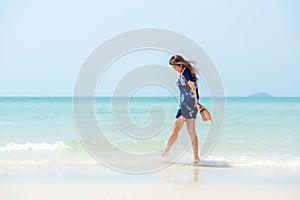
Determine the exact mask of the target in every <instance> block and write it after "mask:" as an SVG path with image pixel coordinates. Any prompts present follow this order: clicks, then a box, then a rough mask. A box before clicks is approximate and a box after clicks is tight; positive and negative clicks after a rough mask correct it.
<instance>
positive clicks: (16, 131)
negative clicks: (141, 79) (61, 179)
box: [0, 97, 300, 173]
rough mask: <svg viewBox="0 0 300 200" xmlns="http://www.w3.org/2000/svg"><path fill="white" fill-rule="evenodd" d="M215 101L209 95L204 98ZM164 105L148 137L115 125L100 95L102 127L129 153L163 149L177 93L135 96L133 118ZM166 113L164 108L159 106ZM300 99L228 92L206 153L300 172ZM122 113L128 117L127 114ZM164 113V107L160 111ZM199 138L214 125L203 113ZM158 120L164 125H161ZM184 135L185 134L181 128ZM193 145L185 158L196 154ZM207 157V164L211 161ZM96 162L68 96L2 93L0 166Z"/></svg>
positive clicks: (219, 159)
mask: <svg viewBox="0 0 300 200" xmlns="http://www.w3.org/2000/svg"><path fill="white" fill-rule="evenodd" d="M201 101H202V103H203V104H205V105H207V106H208V107H210V106H211V105H210V103H211V102H210V98H202V99H201ZM153 105H160V106H161V107H163V109H164V112H162V113H161V115H163V116H164V117H165V119H166V121H165V123H164V124H163V126H162V127H161V129H160V132H159V133H158V134H157V135H155V137H152V138H151V139H148V140H138V139H136V138H133V139H132V138H130V137H128V136H127V135H125V134H124V133H122V131H120V129H119V127H118V126H116V122H115V121H114V116H113V115H112V110H111V99H110V98H97V99H96V100H95V114H96V118H97V120H98V122H99V126H100V127H101V129H102V130H103V132H104V133H105V135H106V137H107V138H108V139H109V141H110V142H111V143H112V144H114V145H115V146H118V147H119V148H121V149H124V150H128V151H134V152H139V151H153V150H159V149H160V148H162V146H163V144H164V142H165V140H166V139H167V138H168V134H169V132H170V130H171V128H172V123H173V121H174V117H175V114H176V111H177V107H178V100H177V99H176V98H168V97H156V98H153V97H152V98H147V97H143V98H133V99H131V100H130V103H129V117H130V118H131V120H132V121H133V123H134V124H135V125H136V126H138V127H146V126H147V125H149V124H151V122H152V121H151V117H150V114H149V110H150V109H151V107H152V106H153ZM155 112H161V111H160V110H154V113H155ZM299 113H300V98H296V97H268V98H262V97H261V98H250V97H249V98H248V97H230V98H226V117H225V124H224V128H223V131H222V136H221V138H220V140H219V142H218V144H217V146H216V148H215V150H214V151H213V152H212V153H211V154H210V155H209V156H208V157H207V158H206V161H205V162H206V163H207V165H209V166H214V165H215V166H218V165H221V166H222V165H226V166H231V167H250V168H273V169H287V170H296V171H298V170H299V171H300V149H299V143H300V123H299V122H300V115H299ZM123 114H124V116H123V117H124V119H125V118H128V116H127V113H121V117H122V115H123ZM159 114H160V113H159ZM197 122H198V126H197V130H198V133H197V134H198V136H199V141H200V143H201V141H203V139H204V136H205V133H206V131H207V129H208V127H209V123H203V122H201V120H200V116H199V117H198V121H197ZM154 126H158V125H155V123H154ZM182 134H185V133H182ZM191 155H192V153H191V151H188V152H187V154H186V155H185V157H186V158H187V159H186V160H188V159H189V158H190V157H191ZM205 162H204V163H205ZM97 164H98V163H97V162H96V161H95V160H93V159H92V158H91V157H90V156H89V154H88V153H86V150H85V148H84V147H83V146H82V144H81V142H80V137H79V135H78V133H77V131H76V126H75V122H74V120H73V109H72V98H70V97H40V98H39V97H1V98H0V171H2V172H3V173H6V172H7V171H9V170H18V169H28V168H35V167H36V168H60V167H65V168H69V167H71V168H74V167H93V166H96V165H97Z"/></svg>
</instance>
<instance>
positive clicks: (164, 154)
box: [161, 146, 170, 157]
mask: <svg viewBox="0 0 300 200" xmlns="http://www.w3.org/2000/svg"><path fill="white" fill-rule="evenodd" d="M169 150H170V147H168V146H165V147H164V150H163V152H162V153H161V156H162V157H164V156H166V155H167V153H168V151H169Z"/></svg>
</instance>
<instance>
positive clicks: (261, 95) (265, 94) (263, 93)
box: [248, 92, 272, 97]
mask: <svg viewBox="0 0 300 200" xmlns="http://www.w3.org/2000/svg"><path fill="white" fill-rule="evenodd" d="M248 97H272V95H270V94H269V93H267V92H260V93H255V94H251V95H249V96H248Z"/></svg>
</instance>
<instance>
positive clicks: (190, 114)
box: [162, 55, 200, 163]
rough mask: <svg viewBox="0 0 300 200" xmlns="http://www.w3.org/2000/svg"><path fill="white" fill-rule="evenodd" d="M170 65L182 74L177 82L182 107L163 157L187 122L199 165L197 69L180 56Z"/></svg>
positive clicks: (171, 61) (173, 57) (174, 57)
mask: <svg viewBox="0 0 300 200" xmlns="http://www.w3.org/2000/svg"><path fill="white" fill-rule="evenodd" d="M169 64H170V65H171V66H172V67H173V69H174V70H175V71H177V72H179V74H180V76H179V79H178V81H177V86H178V88H179V90H180V106H179V109H178V111H177V115H176V119H175V123H174V126H173V129H172V131H171V134H170V136H169V139H168V141H166V146H165V147H164V150H163V152H162V156H165V155H166V153H167V152H168V151H169V149H170V148H171V146H172V145H173V144H174V142H175V140H176V139H177V137H178V132H179V131H180V129H181V127H182V125H183V123H184V122H186V127H187V131H188V133H189V136H190V139H191V141H192V146H193V152H194V163H199V162H200V158H199V155H198V137H197V135H196V125H195V119H196V115H197V113H198V110H199V109H200V105H199V104H198V99H199V94H198V87H197V80H198V79H197V76H196V69H195V68H194V67H193V66H192V65H191V62H189V61H187V60H185V59H184V58H183V57H182V56H180V55H174V56H172V57H171V58H170V60H169Z"/></svg>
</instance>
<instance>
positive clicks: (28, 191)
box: [0, 165, 300, 200]
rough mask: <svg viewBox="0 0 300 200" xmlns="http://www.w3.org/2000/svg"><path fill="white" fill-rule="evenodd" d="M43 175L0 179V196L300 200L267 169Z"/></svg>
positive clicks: (295, 189)
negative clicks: (141, 173) (137, 173)
mask: <svg viewBox="0 0 300 200" xmlns="http://www.w3.org/2000/svg"><path fill="white" fill-rule="evenodd" d="M34 173H35V174H37V172H34ZM40 173H41V171H40ZM281 173H282V172H281ZM43 174H44V175H43V176H41V175H39V176H36V177H30V176H31V175H30V173H27V172H25V173H23V175H22V176H20V175H19V176H18V177H14V176H11V177H4V178H1V179H0V188H1V189H0V198H1V199H5V200H19V199H22V200H25V199H28V200H35V199H39V200H44V199H59V200H60V199H73V200H75V199H78V200H79V199H228V200H235V199H246V200H248V199H249V200H253V199H262V200H269V199H270V200H277V199H278V200H282V199H289V200H293V199H295V200H296V199H297V200H298V199H299V198H300V185H299V184H298V183H297V182H287V183H284V182H283V177H280V172H276V171H273V172H268V173H266V171H265V170H255V171H251V170H250V171H249V170H245V169H232V168H230V169H214V168H207V167H195V166H181V165H172V166H170V167H168V168H166V169H164V170H162V171H160V172H156V173H154V174H145V175H129V174H121V173H118V172H114V171H111V170H109V169H105V168H102V167H101V168H99V169H97V170H95V169H92V170H90V171H80V170H75V171H73V172H59V173H58V172H53V171H52V173H49V172H45V171H44V172H43ZM222 174H223V175H224V176H223V177H222V176H221V175H222ZM275 174H278V175H279V176H278V178H274V175H275ZM283 174H284V173H283ZM285 174H287V173H285ZM272 177H273V178H272Z"/></svg>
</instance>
